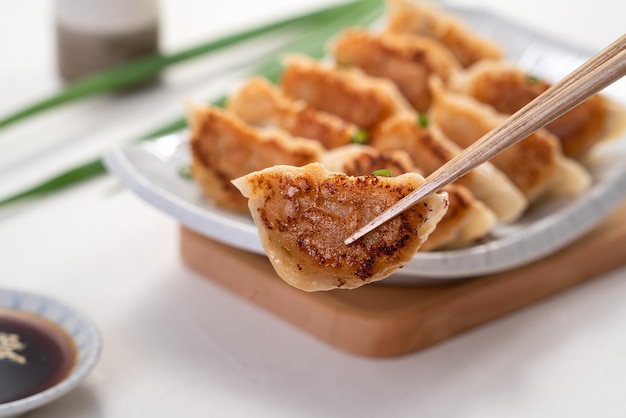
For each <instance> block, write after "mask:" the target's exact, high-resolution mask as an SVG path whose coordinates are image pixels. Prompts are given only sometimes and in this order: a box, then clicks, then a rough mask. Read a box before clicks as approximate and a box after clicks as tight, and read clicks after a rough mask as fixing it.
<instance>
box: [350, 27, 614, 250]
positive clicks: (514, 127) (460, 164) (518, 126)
mask: <svg viewBox="0 0 626 418" xmlns="http://www.w3.org/2000/svg"><path fill="white" fill-rule="evenodd" d="M625 74H626V35H622V36H621V37H620V38H619V39H618V40H616V41H615V42H613V43H612V44H611V45H609V46H608V47H606V48H605V49H603V50H602V51H601V52H599V53H598V54H596V55H594V56H593V57H592V58H591V59H589V60H588V61H586V62H585V63H584V64H582V65H581V66H580V67H578V68H577V69H576V70H574V71H573V72H571V73H570V74H569V75H568V76H566V77H565V78H563V79H562V80H561V81H559V82H558V83H556V84H554V85H553V86H552V87H551V88H549V89H548V90H546V91H545V92H544V93H542V94H541V95H539V96H537V97H536V98H535V99H534V100H533V101H531V102H530V103H528V104H527V105H526V106H524V107H523V108H522V109H520V110H518V111H517V112H515V113H514V114H513V115H511V116H510V117H509V118H508V119H507V120H506V121H505V122H504V123H503V124H501V125H500V126H498V127H496V128H494V129H493V130H491V131H490V132H488V133H487V134H486V135H484V136H483V137H482V138H480V139H479V140H478V141H476V142H475V143H473V144H472V145H471V146H469V147H467V148H466V149H465V150H464V151H463V152H461V153H459V154H458V155H457V156H455V157H454V158H453V159H451V160H450V161H448V162H447V163H446V164H444V165H443V166H441V167H440V168H439V169H438V170H436V171H435V172H433V173H432V174H431V175H430V176H428V177H427V178H426V181H425V182H424V184H423V185H422V186H421V187H419V188H418V189H416V190H415V191H413V192H412V193H410V194H409V195H407V196H405V197H404V198H403V199H401V200H400V201H398V202H397V203H396V204H394V205H392V206H390V207H389V208H387V210H385V211H384V212H383V213H381V214H380V215H378V216H377V217H376V218H374V219H373V220H372V221H370V222H369V223H367V224H366V225H364V226H363V227H361V228H360V229H358V230H357V231H356V232H355V233H354V234H352V235H351V236H349V237H348V238H346V240H345V241H344V242H345V244H346V245H348V244H351V243H352V242H354V241H356V240H357V239H359V238H361V237H362V236H363V235H365V234H367V233H368V232H370V231H371V230H373V229H375V228H377V227H378V226H380V225H382V224H383V223H385V222H387V221H388V220H389V219H391V218H393V217H395V216H397V215H398V214H400V213H402V212H404V211H405V210H407V209H408V208H410V207H411V206H413V205H414V204H416V203H417V202H419V201H420V200H422V199H424V198H425V197H426V196H428V195H429V194H431V193H434V192H436V191H437V190H439V189H441V188H442V187H444V186H445V185H447V184H449V183H452V182H453V181H455V180H457V179H458V178H459V177H462V176H463V175H465V174H467V173H468V172H469V171H471V170H472V169H474V168H476V167H477V166H478V165H480V164H482V163H484V162H486V161H488V160H490V159H492V158H493V157H495V156H496V155H498V154H499V153H501V152H502V151H504V150H505V149H507V148H509V147H510V146H512V145H514V144H516V143H518V142H519V141H521V140H522V139H524V138H526V137H527V136H529V135H530V134H532V133H533V132H535V131H537V130H538V129H540V128H543V127H544V126H546V125H547V124H548V123H550V122H551V121H553V120H554V119H556V118H558V117H559V116H561V115H562V114H564V113H566V112H567V111H568V110H571V109H572V108H573V107H575V106H577V105H579V104H580V103H582V102H583V101H585V100H586V99H588V98H589V97H591V96H592V95H594V94H596V93H598V92H599V91H601V90H602V89H604V88H605V87H607V86H609V85H610V84H612V83H614V82H615V81H617V80H619V79H620V78H622V77H623V76H624V75H625Z"/></svg>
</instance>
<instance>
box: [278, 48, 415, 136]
mask: <svg viewBox="0 0 626 418" xmlns="http://www.w3.org/2000/svg"><path fill="white" fill-rule="evenodd" d="M280 87H281V89H282V90H283V91H284V92H285V94H287V95H288V96H289V97H292V98H294V99H299V100H304V101H305V102H307V103H308V104H309V105H311V106H313V107H314V108H316V109H318V110H321V111H323V112H328V113H332V114H333V115H336V116H338V117H340V118H341V119H344V120H346V121H348V122H350V123H353V124H355V125H356V126H358V127H359V128H361V129H365V130H369V129H371V128H373V127H374V126H376V125H377V124H379V123H380V122H382V121H383V120H385V119H386V118H388V117H389V116H391V115H393V114H396V113H398V112H403V111H410V110H411V105H410V104H409V103H408V102H407V101H406V99H405V98H404V97H403V96H402V94H401V93H400V92H399V91H398V88H397V87H396V86H395V85H394V84H393V83H392V82H391V81H389V80H386V79H383V78H378V77H371V76H368V75H367V74H365V73H364V72H363V71H361V70H359V69H358V68H343V67H342V68H336V67H332V66H330V65H326V64H323V63H321V62H318V61H315V60H313V59H311V58H308V57H305V56H293V57H290V58H289V59H288V60H286V67H285V71H284V72H283V74H282V76H281V79H280Z"/></svg>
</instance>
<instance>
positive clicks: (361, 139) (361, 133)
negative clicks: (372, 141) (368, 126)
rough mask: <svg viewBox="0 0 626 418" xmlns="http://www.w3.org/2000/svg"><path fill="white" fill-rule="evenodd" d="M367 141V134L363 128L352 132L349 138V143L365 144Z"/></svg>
mask: <svg viewBox="0 0 626 418" xmlns="http://www.w3.org/2000/svg"><path fill="white" fill-rule="evenodd" d="M368 141H369V134H368V133H367V131H366V130H365V129H359V130H358V132H357V133H355V134H354V136H353V137H352V138H350V143H351V144H361V145H365V144H367V142H368Z"/></svg>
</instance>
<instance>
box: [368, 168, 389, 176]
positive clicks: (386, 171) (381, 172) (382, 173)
mask: <svg viewBox="0 0 626 418" xmlns="http://www.w3.org/2000/svg"><path fill="white" fill-rule="evenodd" d="M372 174H373V175H375V176H383V177H391V171H389V169H388V168H383V169H381V170H376V171H374V172H373V173H372Z"/></svg>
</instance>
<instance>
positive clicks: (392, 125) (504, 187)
mask: <svg viewBox="0 0 626 418" xmlns="http://www.w3.org/2000/svg"><path fill="white" fill-rule="evenodd" d="M369 144H370V145H371V146H372V147H374V148H376V149H378V150H381V151H384V152H388V151H390V150H403V151H405V152H406V153H407V154H408V155H409V156H410V157H411V159H412V161H413V163H414V164H415V166H416V167H418V168H419V169H421V171H422V174H423V175H425V176H429V175H430V174H432V173H433V172H434V171H435V170H437V169H438V168H439V167H441V166H442V165H444V164H445V163H447V162H448V161H449V160H451V159H452V158H454V157H455V156H456V155H457V154H459V153H460V152H461V151H462V148H461V147H459V146H458V145H457V144H456V143H454V142H452V141H451V140H450V139H449V138H448V137H446V136H445V135H444V133H443V132H442V131H441V129H440V128H439V127H438V126H437V124H436V123H434V122H433V121H432V120H431V121H428V125H427V126H422V124H421V123H420V122H419V120H418V118H417V117H416V115H410V114H400V115H396V116H392V117H391V118H389V119H387V120H386V121H385V122H383V123H381V124H380V125H379V126H378V127H377V128H376V129H375V130H374V131H373V132H372V134H371V136H370V141H369ZM456 183H457V184H460V185H463V186H465V187H467V188H468V189H469V190H470V191H471V192H472V194H473V195H474V196H475V197H476V198H477V199H478V200H480V201H482V202H483V203H485V204H486V205H487V206H488V207H489V208H490V209H491V210H493V212H494V213H495V214H496V216H497V218H498V220H500V221H501V222H512V221H515V220H516V219H518V218H519V217H520V216H521V215H522V213H523V212H524V210H525V209H526V206H527V204H528V202H527V199H526V198H525V197H524V195H523V194H522V192H521V191H520V190H519V189H518V188H517V186H515V185H514V184H513V183H512V182H511V180H509V178H508V177H506V176H505V175H504V173H502V172H501V171H500V170H498V169H497V168H495V167H494V166H493V165H492V164H491V163H484V164H481V165H480V166H478V167H477V168H475V169H474V170H472V171H470V172H469V173H467V174H466V175H464V176H463V177H461V178H460V179H458V180H457V181H456ZM450 200H451V201H452V199H450ZM446 216H447V215H446Z"/></svg>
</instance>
